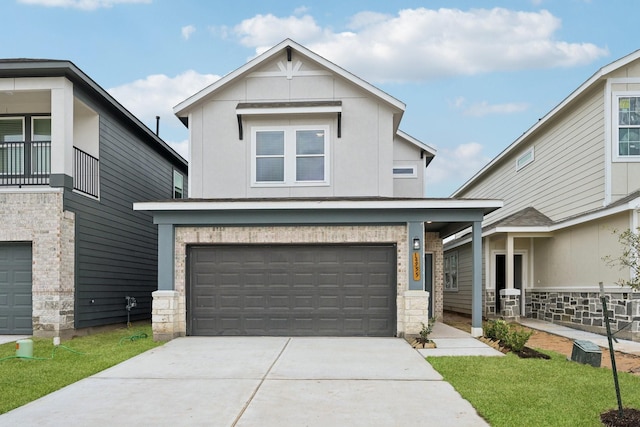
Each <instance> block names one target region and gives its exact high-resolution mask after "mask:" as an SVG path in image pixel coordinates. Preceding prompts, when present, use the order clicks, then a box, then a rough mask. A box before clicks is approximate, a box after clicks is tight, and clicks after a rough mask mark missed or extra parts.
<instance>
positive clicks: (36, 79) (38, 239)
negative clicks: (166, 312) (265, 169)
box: [0, 59, 187, 337]
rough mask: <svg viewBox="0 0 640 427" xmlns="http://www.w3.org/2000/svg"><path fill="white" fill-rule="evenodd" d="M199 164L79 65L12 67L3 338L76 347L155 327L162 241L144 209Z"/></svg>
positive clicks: (0, 268) (2, 170)
mask: <svg viewBox="0 0 640 427" xmlns="http://www.w3.org/2000/svg"><path fill="white" fill-rule="evenodd" d="M186 174H187V164H186V161H185V160H184V159H182V158H181V157H180V156H179V155H178V154H176V153H175V152H174V151H173V150H172V149H171V148H170V147H169V146H168V145H167V144H165V143H164V142H163V141H162V140H161V139H160V138H158V137H157V136H156V135H155V134H154V133H152V132H151V131H150V130H149V129H148V128H147V127H145V126H144V125H143V124H142V123H141V122H140V121H139V120H138V119H136V118H135V117H134V116H133V115H132V114H131V113H130V112H128V111H127V110H126V109H124V108H123V107H122V106H121V105H120V104H119V103H118V102H116V101H115V100H114V99H113V98H112V97H111V96H110V95H109V94H107V92H106V91H105V90H104V89H102V88H101V87H100V86H98V85H97V84H96V83H95V82H94V81H93V80H91V79H90V78H89V77H88V76H87V75H85V74H84V73H83V72H82V71H81V70H80V69H78V68H77V67H76V66H75V65H74V64H73V63H71V62H69V61H59V60H44V59H42V60H41V59H3V60H0V221H1V222H2V227H1V228H0V334H33V335H35V336H49V337H50V336H63V337H68V336H71V335H73V334H75V333H78V331H77V329H81V328H89V327H95V326H101V325H107V324H113V323H120V322H121V323H125V322H126V321H127V313H128V312H127V309H126V306H127V302H128V300H127V299H126V297H133V298H135V300H136V302H137V305H136V307H134V308H132V309H131V311H130V319H131V320H137V319H143V318H149V317H150V316H151V292H152V291H153V290H154V289H155V288H156V283H157V230H156V228H155V226H154V225H153V224H151V223H150V222H151V216H150V215H149V214H147V213H144V212H134V211H133V209H132V207H133V206H132V205H133V202H134V201H140V200H150V199H158V198H169V197H172V196H173V195H174V194H175V195H176V196H178V197H180V196H181V195H184V194H185V193H184V192H185V191H186V189H185V188H184V184H183V183H184V182H186V176H187V175H186Z"/></svg>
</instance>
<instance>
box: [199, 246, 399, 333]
mask: <svg viewBox="0 0 640 427" xmlns="http://www.w3.org/2000/svg"><path fill="white" fill-rule="evenodd" d="M188 254H189V260H188V266H189V273H188V274H189V284H188V286H187V288H188V291H187V292H188V298H187V300H188V306H187V319H188V326H187V328H188V333H189V335H274V336H393V335H394V334H395V332H396V248H395V246H392V245H367V246H358V245H348V246H347V245H339V246H338V245H320V246H319V245H315V246H307V245H305V246H302V245H270V246H265V245H237V246H235V245H234V246H231V245H229V246H218V245H216V246H194V247H190V248H189V250H188Z"/></svg>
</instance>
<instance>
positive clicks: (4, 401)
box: [0, 325, 162, 414]
mask: <svg viewBox="0 0 640 427" xmlns="http://www.w3.org/2000/svg"><path fill="white" fill-rule="evenodd" d="M140 333H144V334H146V335H147V337H148V338H138V339H133V340H131V339H128V337H132V336H136V335H139V334H140ZM152 336H153V335H152V332H151V326H150V325H143V326H135V327H132V328H130V329H127V328H126V327H122V328H119V329H116V330H112V331H108V332H103V333H97V334H94V335H89V336H85V337H76V338H73V339H71V340H68V341H63V342H62V344H61V345H60V347H58V348H57V349H56V348H55V347H54V346H53V340H52V339H50V338H32V340H33V357H34V359H33V360H32V359H22V358H20V359H18V358H14V357H12V356H15V355H16V344H15V343H7V344H2V345H0V414H3V413H5V412H8V411H10V410H12V409H14V408H17V407H19V406H22V405H24V404H26V403H28V402H31V401H33V400H36V399H38V398H40V397H42V396H44V395H46V394H49V393H51V392H52V391H55V390H58V389H60V388H62V387H64V386H66V385H69V384H71V383H74V382H76V381H78V380H80V379H83V378H86V377H88V376H90V375H93V374H95V373H97V372H100V371H102V370H104V369H107V368H109V367H111V366H113V365H116V364H118V363H120V362H122V361H124V360H127V359H129V358H131V357H133V356H136V355H138V354H140V353H142V352H144V351H146V350H149V349H151V348H154V347H157V346H159V345H161V344H162V343H159V342H154V341H153V338H152ZM35 358H39V359H43V360H36V359H35Z"/></svg>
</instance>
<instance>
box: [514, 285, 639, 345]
mask: <svg viewBox="0 0 640 427" xmlns="http://www.w3.org/2000/svg"><path fill="white" fill-rule="evenodd" d="M525 295H526V296H525V307H526V315H527V317H531V318H534V319H539V320H544V321H547V322H553V323H559V324H565V325H566V326H570V327H572V328H576V329H581V330H585V331H589V332H595V333H598V334H603V335H605V334H606V327H605V323H604V313H603V310H602V302H601V301H600V293H599V292H552V291H533V290H530V291H527V292H526V294H525ZM606 295H607V297H608V300H607V308H608V310H609V319H610V325H611V331H612V332H616V331H618V330H621V329H622V330H621V331H620V332H619V333H617V334H616V337H618V338H623V339H630V340H633V341H640V322H638V321H634V320H633V319H634V318H639V317H640V293H635V292H606ZM623 328H624V329H623Z"/></svg>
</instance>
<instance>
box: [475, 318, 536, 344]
mask: <svg viewBox="0 0 640 427" xmlns="http://www.w3.org/2000/svg"><path fill="white" fill-rule="evenodd" d="M484 335H485V336H486V337H487V338H490V339H493V340H497V341H500V343H501V344H502V345H504V346H505V347H508V348H510V349H511V350H512V351H516V352H518V351H522V349H523V348H524V346H525V345H526V343H527V341H529V338H531V335H533V332H532V331H526V330H524V329H522V328H518V327H517V326H516V325H513V324H509V323H507V322H505V321H504V320H502V319H496V320H490V321H488V322H487V323H486V324H485V334H484Z"/></svg>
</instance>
